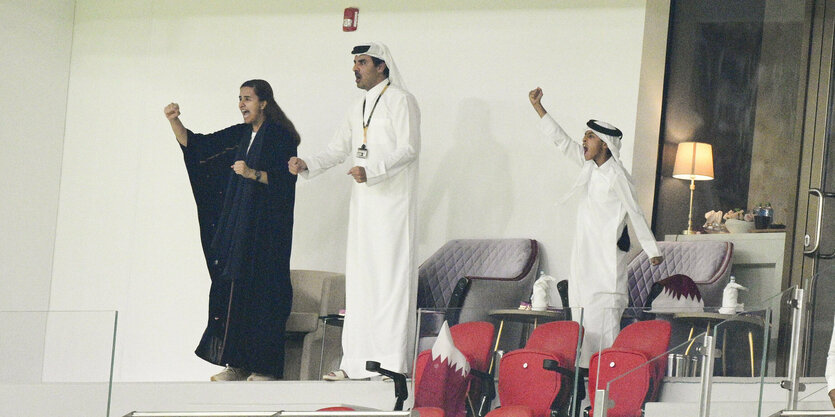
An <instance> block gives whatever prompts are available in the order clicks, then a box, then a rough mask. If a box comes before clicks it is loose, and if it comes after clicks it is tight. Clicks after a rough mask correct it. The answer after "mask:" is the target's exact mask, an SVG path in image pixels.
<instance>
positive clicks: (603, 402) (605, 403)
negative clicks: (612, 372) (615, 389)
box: [594, 389, 613, 417]
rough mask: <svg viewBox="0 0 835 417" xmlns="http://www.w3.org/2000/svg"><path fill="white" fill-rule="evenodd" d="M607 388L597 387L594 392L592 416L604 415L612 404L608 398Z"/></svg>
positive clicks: (603, 416)
mask: <svg viewBox="0 0 835 417" xmlns="http://www.w3.org/2000/svg"><path fill="white" fill-rule="evenodd" d="M608 394H609V390H605V389H598V390H596V392H595V393H594V417H606V416H607V415H608V414H609V407H611V406H613V404H611V400H609V395H608Z"/></svg>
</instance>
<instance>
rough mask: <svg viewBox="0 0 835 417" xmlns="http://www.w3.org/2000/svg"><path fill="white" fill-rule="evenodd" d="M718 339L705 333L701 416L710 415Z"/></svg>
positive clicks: (700, 403)
mask: <svg viewBox="0 0 835 417" xmlns="http://www.w3.org/2000/svg"><path fill="white" fill-rule="evenodd" d="M715 348H716V340H714V339H713V336H711V335H709V334H707V333H706V334H705V341H704V344H703V345H702V384H701V388H702V392H701V397H700V398H699V417H708V416H710V390H711V389H712V387H713V362H714V359H715V358H716V350H715Z"/></svg>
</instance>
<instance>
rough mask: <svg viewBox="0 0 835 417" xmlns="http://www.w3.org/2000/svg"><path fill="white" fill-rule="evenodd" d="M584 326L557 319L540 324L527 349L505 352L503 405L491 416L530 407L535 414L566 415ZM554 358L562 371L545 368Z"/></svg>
mask: <svg viewBox="0 0 835 417" xmlns="http://www.w3.org/2000/svg"><path fill="white" fill-rule="evenodd" d="M580 331H581V328H580V325H579V324H577V323H576V322H574V321H555V322H551V323H546V324H542V325H540V326H538V327H537V328H536V329H534V331H533V333H531V336H530V338H528V342H527V344H526V345H525V348H524V349H519V350H514V351H512V352H509V353H507V354H505V355H504V357H503V358H502V360H501V363H500V366H499V370H500V371H499V372H500V373H499V399H500V400H501V404H502V407H501V408H499V409H496V410H493V411H491V412H490V413H488V414H487V416H488V417H499V416H516V415H524V414H520V413H521V412H520V410H521V409H528V410H529V411H530V414H527V415H531V416H533V417H548V416H550V415H551V411H552V410H555V411H559V412H561V413H562V414H566V413H567V411H568V408H569V405H570V397H571V392H572V390H573V386H574V384H573V381H574V379H573V378H574V363H575V359H576V357H577V342H578V339H579V335H580ZM546 360H550V361H554V362H553V363H554V364H555V365H556V366H557V367H558V369H559V370H558V371H557V372H554V371H551V370H547V369H544V368H543V362H545V361H546Z"/></svg>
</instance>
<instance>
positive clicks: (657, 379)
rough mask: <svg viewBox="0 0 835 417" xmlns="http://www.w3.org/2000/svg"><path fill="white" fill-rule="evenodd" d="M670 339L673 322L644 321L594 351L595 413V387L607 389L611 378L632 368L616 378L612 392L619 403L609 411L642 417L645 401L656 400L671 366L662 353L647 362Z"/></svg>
mask: <svg viewBox="0 0 835 417" xmlns="http://www.w3.org/2000/svg"><path fill="white" fill-rule="evenodd" d="M669 343H670V323H669V322H666V321H663V320H649V321H641V322H637V323H633V324H630V325H629V326H626V327H625V328H624V329H623V330H621V332H620V334H618V337H617V338H616V339H615V342H614V343H613V344H612V347H611V348H608V349H604V350H603V351H602V352H598V353H595V354H594V355H592V357H591V360H590V361H589V391H590V399H591V403H592V410H591V412H590V413H589V414H590V415H592V414H594V396H595V389H606V385H607V384H608V383H609V382H610V381H612V380H614V379H616V378H618V377H619V376H621V375H624V374H626V373H627V372H629V374H628V375H626V376H624V377H622V378H620V379H618V380H617V381H614V382H612V384H611V387H610V388H609V394H608V396H609V398H611V399H612V400H613V401H614V403H615V406H614V407H612V408H610V409H609V410H608V413H607V415H608V416H609V417H640V416H641V407H643V405H644V403H645V402H647V401H654V400H655V399H656V397H657V395H658V388H659V386H660V383H661V379H662V378H663V377H664V373H665V371H666V368H667V359H666V357H659V358H657V359H656V360H653V361H652V363H651V364H649V365H644V364H645V363H647V362H648V361H650V360H651V359H652V358H655V357H657V356H660V355H662V354H663V353H664V352H665V351H666V350H667V347H668V345H669ZM598 364H599V365H600V366H599V370H598ZM635 368H638V369H635ZM633 370H634V371H633ZM630 371H632V372H630ZM592 387H596V388H592Z"/></svg>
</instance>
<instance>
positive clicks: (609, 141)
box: [586, 119, 623, 163]
mask: <svg viewBox="0 0 835 417" xmlns="http://www.w3.org/2000/svg"><path fill="white" fill-rule="evenodd" d="M586 126H588V127H589V129H591V130H592V131H594V133H595V134H596V135H597V137H599V138H600V139H601V140H602V141H603V142H605V143H606V146H608V147H609V150H610V151H611V152H612V157H613V158H615V161H617V162H618V163H620V140H621V138H623V132H621V131H620V129H618V128H616V127H614V126H612V125H610V124H609V123H606V122H603V121H600V120H594V119H592V120H589V121H588V122H586Z"/></svg>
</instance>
